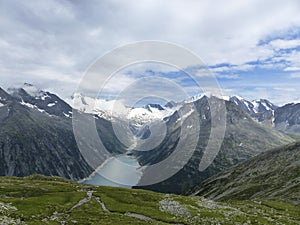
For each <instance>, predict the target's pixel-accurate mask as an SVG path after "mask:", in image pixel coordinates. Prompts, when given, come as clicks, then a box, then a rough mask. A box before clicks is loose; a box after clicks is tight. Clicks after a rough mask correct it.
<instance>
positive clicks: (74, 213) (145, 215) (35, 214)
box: [0, 175, 300, 224]
mask: <svg viewBox="0 0 300 225" xmlns="http://www.w3.org/2000/svg"><path fill="white" fill-rule="evenodd" d="M299 221H300V210H299V205H293V204H289V203H283V202H275V201H266V200H255V201H251V200H247V201H228V202H222V203H221V202H215V201H212V200H207V199H204V198H202V197H199V196H196V197H187V196H179V195H170V194H160V193H154V192H151V191H145V190H132V189H124V188H113V187H92V186H87V185H82V184H78V183H76V182H73V181H69V180H65V179H62V178H57V177H43V176H40V175H34V176H31V177H25V178H15V177H0V224H300V222H299Z"/></svg>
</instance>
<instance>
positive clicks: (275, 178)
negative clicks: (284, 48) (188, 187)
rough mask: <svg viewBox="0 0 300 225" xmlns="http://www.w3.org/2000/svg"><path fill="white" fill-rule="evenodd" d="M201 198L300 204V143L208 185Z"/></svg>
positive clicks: (262, 156)
mask: <svg viewBox="0 0 300 225" xmlns="http://www.w3.org/2000/svg"><path fill="white" fill-rule="evenodd" d="M196 190H197V191H196V193H195V194H197V195H201V196H204V197H208V198H212V199H215V200H229V199H260V198H264V199H275V200H280V201H289V202H294V203H297V204H299V203H300V143H295V144H291V145H288V146H285V147H281V148H278V149H274V150H270V151H267V152H264V153H262V154H260V155H258V156H256V157H254V158H252V159H250V160H248V161H246V162H243V163H241V164H239V165H238V166H235V167H232V168H230V169H228V170H225V171H224V172H221V173H220V174H218V175H216V176H214V177H212V178H210V179H208V180H206V181H204V182H203V183H202V184H201V185H200V186H199V187H198V188H196Z"/></svg>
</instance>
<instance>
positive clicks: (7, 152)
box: [0, 90, 125, 180]
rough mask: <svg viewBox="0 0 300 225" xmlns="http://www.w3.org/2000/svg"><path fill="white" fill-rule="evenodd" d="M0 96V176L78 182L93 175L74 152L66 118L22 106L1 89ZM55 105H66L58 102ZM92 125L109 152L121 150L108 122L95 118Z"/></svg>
mask: <svg viewBox="0 0 300 225" xmlns="http://www.w3.org/2000/svg"><path fill="white" fill-rule="evenodd" d="M1 96H2V97H1V99H3V97H4V96H6V98H7V99H8V100H6V102H5V104H4V105H3V106H1V107H0V175H10V176H12V175H14V176H27V175H30V174H33V173H40V174H45V175H57V176H61V177H66V178H71V179H74V180H78V179H82V178H85V177H87V176H88V175H90V174H91V173H92V172H93V169H92V168H91V167H90V166H89V165H88V163H87V162H86V161H85V159H84V158H83V156H82V154H81V152H80V151H79V149H78V146H77V143H76V140H75V137H74V134H73V127H72V120H71V119H70V118H69V117H66V116H65V115H64V114H63V113H60V114H59V115H57V116H56V115H50V114H49V113H47V112H45V111H41V110H40V109H39V108H36V107H30V106H28V105H26V104H25V105H24V104H22V102H24V101H23V100H21V101H20V99H19V98H16V97H12V96H10V95H9V94H7V93H6V92H4V91H3V90H2V91H1ZM51 96H53V95H51ZM58 102H62V105H66V103H64V102H63V100H61V99H59V101H58ZM68 107H69V108H70V106H68ZM68 110H69V109H68ZM62 112H63V111H62ZM86 116H87V117H88V116H89V117H90V118H91V119H94V118H93V116H92V115H86ZM96 125H97V130H98V133H99V136H100V137H101V139H102V140H104V141H103V142H104V145H105V146H106V147H107V149H108V150H109V151H110V152H111V153H121V152H123V151H125V150H124V146H123V145H122V144H121V143H120V142H119V141H118V140H117V138H116V137H115V136H114V135H113V134H114V133H113V129H112V126H111V123H110V122H109V121H106V120H104V119H96Z"/></svg>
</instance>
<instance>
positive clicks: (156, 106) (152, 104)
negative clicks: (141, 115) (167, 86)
mask: <svg viewBox="0 0 300 225" xmlns="http://www.w3.org/2000/svg"><path fill="white" fill-rule="evenodd" d="M143 108H145V109H147V110H148V111H150V112H153V109H157V110H159V111H162V110H165V109H164V108H163V107H162V106H161V105H160V104H155V103H151V104H147V105H145V106H144V107H143Z"/></svg>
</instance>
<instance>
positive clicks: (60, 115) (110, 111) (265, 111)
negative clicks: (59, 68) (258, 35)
mask: <svg viewBox="0 0 300 225" xmlns="http://www.w3.org/2000/svg"><path fill="white" fill-rule="evenodd" d="M209 101H211V102H214V104H221V102H225V106H226V111H227V115H226V124H227V126H226V130H225V138H224V140H223V143H222V145H221V149H220V151H219V153H218V155H217V156H216V158H215V160H214V161H213V163H212V164H211V165H210V166H209V167H208V168H207V169H206V170H204V171H199V170H198V167H199V163H200V161H201V159H202V157H203V155H204V152H205V148H206V146H207V144H208V139H209V135H210V130H211V126H212V118H211V111H210V107H211V105H209ZM73 102H74V103H73V104H74V105H73V107H71V106H70V105H69V104H67V103H66V102H65V101H64V100H62V99H61V98H59V97H58V96H57V95H55V94H52V93H50V92H47V91H42V90H39V89H38V88H36V87H34V86H33V85H31V84H24V85H23V86H22V87H20V88H10V89H9V90H8V92H6V91H4V90H3V89H1V88H0V126H1V127H0V156H1V157H0V160H1V163H0V165H1V166H0V167H1V170H0V171H1V174H0V175H5V176H7V175H9V176H27V175H30V174H34V173H39V174H44V175H58V176H61V177H66V178H70V179H74V180H80V179H82V178H85V177H87V176H89V175H90V174H91V173H92V172H93V168H92V167H91V166H90V165H89V163H88V162H87V161H86V159H85V158H84V157H83V155H82V153H81V152H80V150H79V149H78V146H77V144H76V140H75V137H74V134H73V129H72V117H73V113H77V114H80V115H83V116H85V117H88V118H89V119H91V120H95V121H96V127H97V131H98V134H99V136H100V137H101V140H104V145H105V147H106V148H107V149H108V150H109V152H110V153H111V154H123V153H125V152H126V149H127V147H126V146H125V145H124V144H123V143H122V142H121V141H120V140H119V139H118V138H117V137H116V135H115V134H114V129H113V123H114V122H115V121H116V120H118V121H119V120H121V121H123V120H124V123H125V122H126V121H127V122H128V121H129V122H130V127H131V132H132V133H133V134H134V135H136V137H137V138H138V139H145V140H146V142H144V144H145V143H147V138H148V137H149V136H150V134H149V132H150V130H149V129H148V128H149V126H151V125H153V124H154V125H153V126H160V124H161V123H164V124H166V127H167V133H166V136H165V137H164V139H163V141H162V142H161V143H160V144H159V145H158V146H157V147H155V148H154V149H151V150H150V151H135V150H133V151H132V154H133V156H135V157H136V158H137V160H138V162H139V163H140V165H141V166H146V169H145V171H144V174H143V177H142V179H141V182H142V181H143V179H147V176H150V175H151V174H152V173H151V171H148V170H147V166H150V165H153V164H155V163H157V162H160V161H162V160H164V159H166V158H167V157H168V156H169V155H170V154H172V152H173V151H175V149H176V147H177V144H178V142H179V140H180V139H183V145H182V146H183V147H182V149H181V151H182V152H183V153H184V152H189V148H190V147H191V144H190V142H189V140H190V138H192V137H196V136H197V137H198V138H199V140H198V142H197V145H196V149H195V152H193V154H192V155H191V158H190V159H189V160H188V162H187V163H186V164H185V165H184V166H183V167H182V168H181V169H180V170H179V172H177V173H176V174H174V175H173V176H172V177H170V178H169V179H167V180H165V181H163V182H160V183H157V184H154V185H150V186H143V188H145V189H150V190H155V191H160V192H170V193H188V192H189V191H190V190H191V189H192V188H194V187H195V186H197V185H199V184H200V183H201V182H203V181H204V180H206V179H207V178H209V177H211V176H213V175H215V174H217V173H219V172H222V171H224V170H226V169H228V168H231V167H232V166H234V165H237V164H240V163H242V162H244V161H247V160H249V159H250V158H253V157H255V156H256V155H259V154H261V153H263V152H265V151H267V150H270V149H272V148H275V147H279V146H283V145H286V144H288V143H291V142H293V141H294V139H292V138H291V135H290V134H293V135H298V134H299V133H300V131H299V126H300V125H299V124H300V121H299V113H300V109H299V108H300V104H287V105H285V106H282V107H278V106H276V105H274V104H272V103H271V102H269V101H268V100H265V99H261V100H256V101H247V100H245V99H243V98H241V97H238V96H232V97H224V96H223V97H216V96H206V95H199V96H194V97H193V98H191V99H187V100H185V101H183V102H178V103H175V102H170V103H168V104H166V105H164V106H161V105H159V104H156V103H151V104H148V105H145V106H141V107H136V108H133V107H128V106H125V105H124V104H123V103H122V102H120V101H115V102H112V101H105V100H99V99H96V100H95V99H93V98H90V97H87V96H84V95H82V94H79V93H76V94H74V95H73ZM192 107H194V108H195V111H191V108H192ZM180 115H182V116H180ZM198 119H199V125H200V129H198V128H197V127H193V124H196V122H195V120H198ZM183 126H189V128H188V129H186V127H183ZM181 130H185V131H186V130H187V133H186V134H183V135H182V134H181V133H180V132H181ZM193 131H196V133H192V132H193ZM123 135H124V136H123V138H126V137H127V134H126V133H125V134H123ZM156 135H159V134H156ZM195 135H196V136H195ZM131 141H132V140H128V142H129V143H130V142H131ZM87 146H92V145H87ZM138 147H139V146H138ZM91 148H92V147H91Z"/></svg>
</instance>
